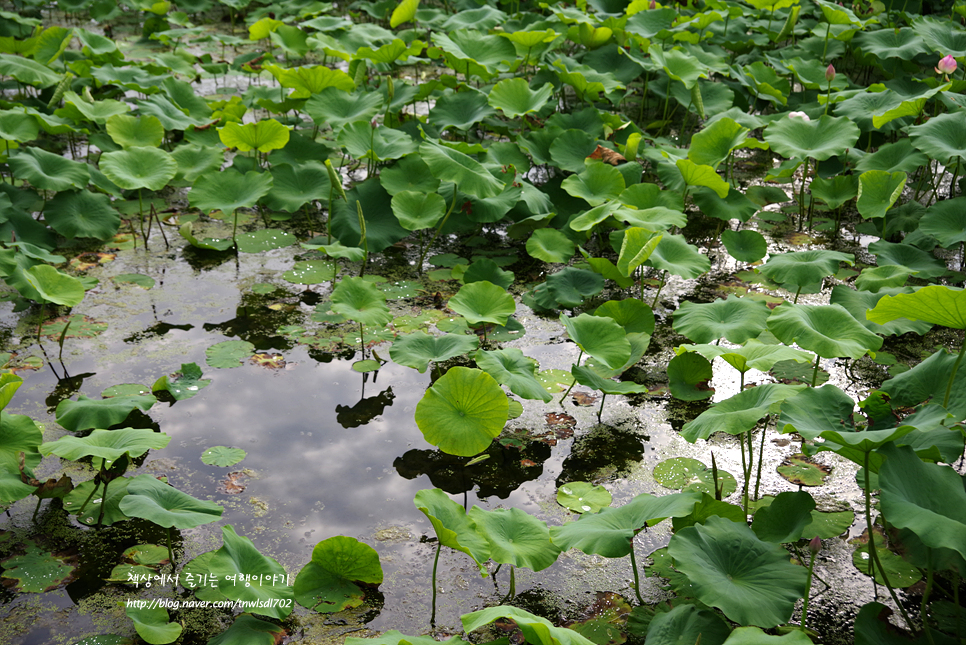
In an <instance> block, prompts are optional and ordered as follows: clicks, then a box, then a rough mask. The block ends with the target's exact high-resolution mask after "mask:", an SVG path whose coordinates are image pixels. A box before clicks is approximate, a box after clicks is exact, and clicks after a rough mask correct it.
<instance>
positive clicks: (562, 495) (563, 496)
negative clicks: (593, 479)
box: [557, 482, 613, 513]
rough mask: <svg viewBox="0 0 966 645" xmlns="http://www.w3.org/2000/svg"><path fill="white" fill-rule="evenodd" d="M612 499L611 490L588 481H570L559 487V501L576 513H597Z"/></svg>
mask: <svg viewBox="0 0 966 645" xmlns="http://www.w3.org/2000/svg"><path fill="white" fill-rule="evenodd" d="M612 501H613V497H611V494H610V491H609V490H607V489H606V488H604V487H603V486H595V485H594V484H591V483H588V482H569V483H567V484H564V485H563V486H561V487H560V488H558V489H557V503H558V504H560V505H561V506H563V507H564V508H567V509H570V510H571V511H573V512H574V513H597V512H598V511H600V510H601V509H602V508H607V507H608V506H610V503H611V502H612Z"/></svg>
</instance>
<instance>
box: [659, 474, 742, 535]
mask: <svg viewBox="0 0 966 645" xmlns="http://www.w3.org/2000/svg"><path fill="white" fill-rule="evenodd" d="M654 479H655V480H656V481H657V482H658V483H659V484H661V485H662V486H665V487H667V488H674V489H683V490H684V492H686V493H687V492H695V493H703V494H705V495H707V496H709V497H710V496H712V495H719V494H720V496H721V497H728V496H729V495H731V494H732V493H733V492H735V490H736V489H737V488H738V482H737V481H736V480H735V478H734V475H732V474H731V473H729V472H725V471H724V470H721V469H720V468H719V469H717V479H715V471H714V469H712V468H708V467H707V466H705V465H704V464H703V463H701V462H700V461H698V460H697V459H689V458H687V457H674V458H671V459H665V460H664V461H662V462H661V463H659V464H658V465H657V466H655V467H654ZM715 488H717V491H716V490H715ZM711 499H712V500H713V501H716V500H714V498H713V497H712V498H711ZM699 506H700V505H699ZM697 513H698V510H697V509H696V510H695V513H692V514H691V515H689V516H688V517H689V518H694V515H695V514H697ZM674 522H675V530H677V528H678V526H677V523H678V520H677V518H675V520H674ZM696 523H697V522H690V521H688V522H687V526H691V525H693V524H696Z"/></svg>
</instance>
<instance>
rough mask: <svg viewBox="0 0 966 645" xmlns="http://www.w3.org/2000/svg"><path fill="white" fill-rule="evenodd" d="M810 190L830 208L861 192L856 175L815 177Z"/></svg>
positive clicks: (836, 206)
mask: <svg viewBox="0 0 966 645" xmlns="http://www.w3.org/2000/svg"><path fill="white" fill-rule="evenodd" d="M903 141H905V139H903ZM865 159H867V157H863V158H862V161H865ZM808 190H809V192H810V193H811V194H812V197H814V198H816V199H821V200H822V201H823V202H825V203H826V204H827V205H828V207H829V208H838V207H839V206H841V205H842V204H844V203H845V202H847V201H849V200H851V199H852V198H853V197H855V196H857V195H858V194H859V186H858V183H857V182H856V179H855V176H854V175H836V176H834V177H830V178H828V179H823V178H822V177H815V178H814V179H812V183H810V184H809V186H808Z"/></svg>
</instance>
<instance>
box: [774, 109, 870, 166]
mask: <svg viewBox="0 0 966 645" xmlns="http://www.w3.org/2000/svg"><path fill="white" fill-rule="evenodd" d="M764 138H765V141H767V142H768V144H769V145H770V146H771V149H772V150H774V151H775V152H777V153H778V154H780V155H781V156H783V157H785V158H786V159H805V158H812V159H815V160H817V161H825V160H826V159H828V158H829V157H835V156H838V155H840V154H842V153H844V152H845V151H846V149H848V148H852V147H854V146H855V143H856V141H858V139H859V128H858V127H857V126H856V125H855V124H853V123H852V122H851V121H850V120H848V119H846V118H844V117H830V116H822V117H821V118H820V119H816V120H814V121H806V120H805V119H794V118H789V117H785V118H783V119H778V120H775V121H772V122H771V123H770V124H769V125H768V127H767V128H765V133H764Z"/></svg>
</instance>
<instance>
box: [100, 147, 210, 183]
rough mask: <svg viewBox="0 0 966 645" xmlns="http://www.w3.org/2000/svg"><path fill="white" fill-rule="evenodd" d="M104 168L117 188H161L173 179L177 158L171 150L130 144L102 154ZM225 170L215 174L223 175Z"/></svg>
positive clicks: (102, 167)
mask: <svg viewBox="0 0 966 645" xmlns="http://www.w3.org/2000/svg"><path fill="white" fill-rule="evenodd" d="M100 166H101V172H103V173H104V174H105V175H107V178H108V179H110V180H111V181H112V182H114V183H115V184H116V185H117V186H118V188H123V189H125V190H134V189H136V188H147V189H148V190H161V189H162V188H164V187H165V186H167V185H168V182H169V181H171V180H172V179H174V176H175V175H176V174H177V172H178V162H176V161H175V160H174V157H172V156H171V154H170V153H168V152H165V151H164V150H160V149H158V148H128V149H127V150H120V151H118V152H105V153H104V154H102V155H101V161H100ZM222 175H223V173H222V174H218V175H212V176H214V177H221V176H222Z"/></svg>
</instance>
